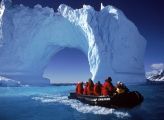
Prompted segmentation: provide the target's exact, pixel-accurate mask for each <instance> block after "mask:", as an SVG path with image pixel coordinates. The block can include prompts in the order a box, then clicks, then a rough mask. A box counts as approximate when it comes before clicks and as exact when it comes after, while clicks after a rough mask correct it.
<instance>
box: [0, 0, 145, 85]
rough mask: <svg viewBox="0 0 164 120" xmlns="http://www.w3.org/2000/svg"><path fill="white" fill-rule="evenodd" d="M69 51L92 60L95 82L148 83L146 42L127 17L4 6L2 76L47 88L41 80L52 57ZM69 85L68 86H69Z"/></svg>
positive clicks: (111, 11) (110, 11) (7, 1)
mask: <svg viewBox="0 0 164 120" xmlns="http://www.w3.org/2000/svg"><path fill="white" fill-rule="evenodd" d="M65 47H69V48H76V49H79V50H81V51H82V52H84V54H85V55H86V56H87V58H88V62H89V66H90V72H91V74H92V79H93V80H94V81H104V79H106V78H107V77H108V76H111V77H112V78H113V81H114V82H116V81H118V80H119V81H123V82H132V83H133V82H143V80H144V79H145V71H144V53H145V47H146V40H145V39H144V38H143V36H142V35H141V34H140V33H139V31H138V29H137V27H136V26H135V25H134V23H132V22H131V21H130V20H129V19H128V18H127V17H126V16H125V15H124V13H123V12H122V11H121V10H119V9H117V8H115V7H113V6H110V5H108V6H103V5H102V6H101V10H100V11H95V10H94V8H93V7H91V6H89V5H84V6H83V7H82V8H81V9H73V8H71V7H69V6H67V5H64V4H62V5H60V6H59V8H58V11H57V12H56V13H55V12H54V10H53V9H52V8H49V7H42V6H41V5H36V6H35V7H34V8H29V7H26V6H23V5H16V6H13V5H12V1H11V0H2V2H1V6H0V66H1V67H0V75H1V76H5V77H9V78H12V79H14V80H18V81H21V83H22V84H35V85H37V84H48V83H49V81H48V80H45V79H44V78H43V77H42V75H43V73H44V70H45V68H46V66H47V64H48V63H49V61H50V59H51V57H52V56H54V55H55V54H56V53H58V52H59V51H60V50H62V49H64V48H65ZM65 82H67V81H65Z"/></svg>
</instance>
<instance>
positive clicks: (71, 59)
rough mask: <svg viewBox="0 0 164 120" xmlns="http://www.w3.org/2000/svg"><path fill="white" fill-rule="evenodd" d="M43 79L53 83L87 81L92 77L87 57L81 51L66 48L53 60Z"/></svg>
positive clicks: (47, 67)
mask: <svg viewBox="0 0 164 120" xmlns="http://www.w3.org/2000/svg"><path fill="white" fill-rule="evenodd" d="M43 77H45V78H48V79H50V81H51V83H63V82H64V83H65V82H66V80H67V83H72V82H78V81H86V80H87V79H88V78H89V77H91V73H90V71H89V63H88V60H87V56H86V55H85V54H84V53H83V52H81V50H78V49H75V48H64V49H62V50H61V51H60V52H58V53H57V54H55V55H54V56H53V57H52V58H51V60H50V62H49V63H48V65H47V66H46V68H45V70H44V74H43Z"/></svg>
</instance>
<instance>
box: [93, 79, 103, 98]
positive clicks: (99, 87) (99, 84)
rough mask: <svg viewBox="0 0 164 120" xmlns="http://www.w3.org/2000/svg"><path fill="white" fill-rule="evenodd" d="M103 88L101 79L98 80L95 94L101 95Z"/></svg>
mask: <svg viewBox="0 0 164 120" xmlns="http://www.w3.org/2000/svg"><path fill="white" fill-rule="evenodd" d="M101 89H102V84H101V83H100V81H98V82H97V83H96V84H95V85H94V95H95V96H100V95H101Z"/></svg>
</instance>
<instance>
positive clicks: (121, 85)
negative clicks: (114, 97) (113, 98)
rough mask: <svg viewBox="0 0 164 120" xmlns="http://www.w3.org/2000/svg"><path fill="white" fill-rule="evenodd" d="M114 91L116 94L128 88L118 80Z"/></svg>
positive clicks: (124, 91)
mask: <svg viewBox="0 0 164 120" xmlns="http://www.w3.org/2000/svg"><path fill="white" fill-rule="evenodd" d="M116 92H117V93H118V94H122V93H126V92H129V89H128V88H127V87H126V86H125V85H124V84H123V83H122V82H120V81H118V82H117V85H116Z"/></svg>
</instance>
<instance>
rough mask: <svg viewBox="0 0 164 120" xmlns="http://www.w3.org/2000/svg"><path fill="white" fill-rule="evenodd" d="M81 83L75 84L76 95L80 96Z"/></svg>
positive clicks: (81, 91)
mask: <svg viewBox="0 0 164 120" xmlns="http://www.w3.org/2000/svg"><path fill="white" fill-rule="evenodd" d="M83 90H84V89H83V82H80V83H77V85H76V94H78V95H82V94H83Z"/></svg>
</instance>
